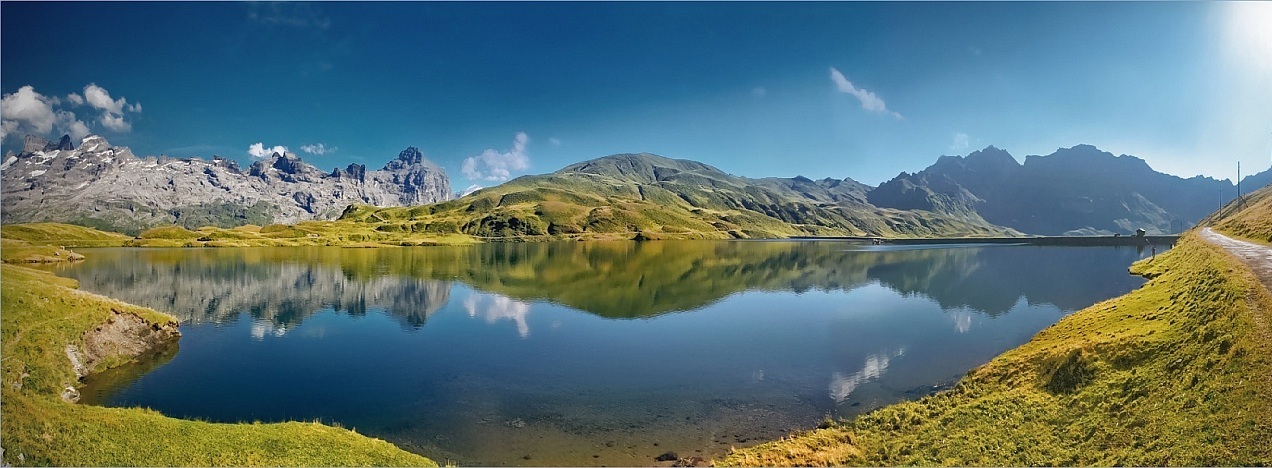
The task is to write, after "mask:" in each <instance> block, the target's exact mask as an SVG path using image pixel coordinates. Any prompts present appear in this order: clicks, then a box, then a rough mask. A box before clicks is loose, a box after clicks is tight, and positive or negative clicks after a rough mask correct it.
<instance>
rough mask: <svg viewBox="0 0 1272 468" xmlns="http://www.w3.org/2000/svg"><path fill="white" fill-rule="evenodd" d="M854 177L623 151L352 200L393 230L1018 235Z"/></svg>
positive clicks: (359, 213)
mask: <svg viewBox="0 0 1272 468" xmlns="http://www.w3.org/2000/svg"><path fill="white" fill-rule="evenodd" d="M867 189H868V187H866V186H864V185H861V184H859V183H856V182H854V181H851V180H843V181H838V180H833V179H826V180H822V181H812V180H810V179H806V178H802V177H797V178H793V179H777V178H767V179H748V178H743V177H737V176H733V175H729V174H726V173H724V172H723V171H721V170H719V169H716V168H714V167H711V166H708V165H706V164H702V163H698V162H694V161H687V160H677V159H668V158H664V157H661V156H657V155H652V154H621V155H614V156H608V157H604V158H600V159H595V160H591V161H586V162H582V163H578V164H574V165H571V166H568V167H565V168H563V169H561V170H559V171H556V172H554V173H551V174H544V175H537V176H525V177H520V178H517V179H514V180H512V181H509V182H507V183H504V184H502V185H499V186H497V187H492V188H488V189H484V190H480V191H477V192H476V193H473V194H471V195H469V196H466V197H463V198H460V199H458V200H452V201H449V202H445V203H438V204H434V205H426V206H417V207H402V208H374V207H366V206H361V207H351V208H350V209H348V210H346V211H345V213H344V215H343V216H342V217H341V220H342V221H355V222H358V223H367V224H372V225H375V226H376V229H377V230H380V231H388V232H402V233H414V232H427V233H438V234H467V235H471V236H477V237H481V238H488V239H502V238H587V239H628V238H636V239H659V238H681V239H698V238H712V239H725V238H778V237H790V236H809V235H814V236H888V237H917V236H990V235H1011V234H1017V233H1016V232H1015V231H1011V230H1009V229H1006V228H1002V227H998V226H994V225H991V224H990V223H988V222H985V220H983V219H981V218H980V217H979V215H976V214H974V213H970V214H964V215H959V216H956V215H947V214H938V213H933V212H928V211H917V210H916V211H905V210H895V209H880V208H876V207H873V206H871V205H869V204H867V203H865V201H864V200H865V192H866V190H867Z"/></svg>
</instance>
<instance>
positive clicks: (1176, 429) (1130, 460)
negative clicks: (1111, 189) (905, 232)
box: [720, 235, 1272, 466]
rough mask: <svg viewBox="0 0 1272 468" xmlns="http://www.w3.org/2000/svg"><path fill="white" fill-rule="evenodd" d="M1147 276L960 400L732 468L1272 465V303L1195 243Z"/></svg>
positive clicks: (1002, 365)
mask: <svg viewBox="0 0 1272 468" xmlns="http://www.w3.org/2000/svg"><path fill="white" fill-rule="evenodd" d="M1133 270H1134V271H1136V272H1137V273H1140V274H1144V275H1146V276H1149V277H1151V278H1153V279H1151V280H1150V281H1149V282H1148V283H1147V284H1146V285H1145V286H1144V287H1142V288H1141V289H1139V290H1136V291H1133V292H1131V293H1129V294H1127V295H1125V296H1122V297H1119V298H1116V299H1112V300H1109V301H1105V302H1102V303H1099V304H1096V305H1094V306H1091V307H1089V308H1087V309H1084V310H1082V311H1080V312H1077V313H1075V314H1073V315H1070V316H1068V317H1066V318H1064V319H1062V320H1061V321H1060V322H1058V323H1056V324H1055V325H1053V326H1051V327H1049V328H1047V329H1045V330H1043V331H1041V332H1039V333H1038V334H1037V335H1036V336H1035V337H1034V338H1033V339H1032V340H1031V341H1030V342H1028V343H1026V344H1024V345H1022V346H1020V347H1019V348H1016V349H1014V350H1011V351H1008V352H1007V353H1004V354H1003V355H1001V356H999V357H998V358H995V359H994V360H993V361H991V362H989V363H988V364H986V365H984V366H981V367H979V368H977V369H975V370H973V371H971V372H969V373H968V375H967V376H966V377H965V378H964V379H962V381H960V383H959V384H958V385H957V387H956V388H955V389H953V390H951V391H948V392H943V393H940V394H937V395H933V396H930V397H926V398H924V399H921V400H919V401H916V402H908V403H901V404H897V405H892V406H888V407H885V408H882V409H880V410H877V411H874V412H871V413H869V414H866V415H863V416H861V417H858V418H857V419H855V420H852V421H845V422H842V423H839V424H837V425H834V426H833V427H830V428H826V429H819V430H814V431H811V432H808V433H804V434H797V435H794V436H792V437H790V438H788V439H784V440H781V441H776V442H771V443H768V444H764V445H760V446H756V447H751V448H747V449H741V450H737V451H735V452H733V453H732V454H730V455H729V456H728V457H726V458H725V459H724V460H721V461H720V462H721V463H722V464H733V465H792V464H793V465H804V464H818V465H822V464H861V465H902V464H942V465H1042V464H1059V465H1093V464H1094V465H1111V464H1122V465H1155V466H1168V465H1198V466H1207V465H1260V464H1266V463H1268V461H1269V460H1272V345H1270V344H1272V333H1270V332H1269V325H1270V324H1272V317H1269V312H1270V311H1272V296H1269V294H1268V292H1267V290H1266V289H1264V288H1263V287H1262V286H1261V285H1260V284H1259V283H1258V281H1257V279H1256V278H1255V277H1254V276H1253V275H1252V274H1251V273H1250V272H1249V270H1247V269H1246V268H1244V267H1243V266H1242V265H1240V264H1239V262H1238V261H1237V260H1236V259H1235V258H1233V257H1231V256H1229V255H1228V254H1226V253H1225V252H1223V251H1222V250H1221V249H1219V248H1217V247H1213V246H1211V245H1209V244H1206V243H1205V242H1203V241H1201V240H1200V239H1198V238H1197V237H1196V236H1194V235H1187V236H1185V237H1184V238H1183V239H1182V240H1181V241H1180V243H1179V244H1178V245H1177V247H1176V248H1174V249H1172V250H1171V251H1169V252H1167V253H1165V254H1163V255H1159V256H1158V257H1157V259H1156V260H1151V261H1150V260H1144V261H1141V262H1138V263H1136V264H1135V265H1134V267H1133Z"/></svg>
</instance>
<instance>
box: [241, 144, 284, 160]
mask: <svg viewBox="0 0 1272 468" xmlns="http://www.w3.org/2000/svg"><path fill="white" fill-rule="evenodd" d="M274 153H278V154H286V153H287V147H286V146H282V145H276V146H274V147H273V148H266V147H265V144H264V143H261V142H257V143H253V144H252V146H249V147H247V154H250V155H252V157H253V158H268V157H270V156H273V155H274Z"/></svg>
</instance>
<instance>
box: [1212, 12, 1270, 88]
mask: <svg viewBox="0 0 1272 468" xmlns="http://www.w3.org/2000/svg"><path fill="white" fill-rule="evenodd" d="M1226 16H1227V21H1225V22H1224V23H1225V24H1224V37H1225V39H1226V40H1225V41H1224V42H1225V49H1226V51H1227V53H1228V54H1229V57H1230V58H1231V59H1233V60H1234V61H1235V62H1236V63H1237V64H1240V65H1243V66H1245V67H1247V68H1249V69H1250V70H1252V71H1254V72H1256V73H1260V74H1267V75H1272V2H1232V3H1229V4H1227V15H1226Z"/></svg>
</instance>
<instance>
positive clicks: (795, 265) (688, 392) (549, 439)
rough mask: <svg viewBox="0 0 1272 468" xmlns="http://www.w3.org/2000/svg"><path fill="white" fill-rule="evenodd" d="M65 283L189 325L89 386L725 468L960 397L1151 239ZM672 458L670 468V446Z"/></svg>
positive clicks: (467, 255) (1108, 292) (1093, 296)
mask: <svg viewBox="0 0 1272 468" xmlns="http://www.w3.org/2000/svg"><path fill="white" fill-rule="evenodd" d="M83 253H85V254H86V255H87V257H88V259H87V260H86V261H84V262H80V263H79V264H76V265H72V266H68V267H61V268H60V269H59V270H58V274H60V275H62V276H67V277H71V278H75V279H77V280H79V281H80V288H81V289H83V290H86V291H91V292H95V293H99V294H103V295H106V296H109V297H112V298H117V299H120V300H124V301H128V302H131V303H134V304H139V305H144V306H148V307H152V308H155V309H157V310H160V311H163V312H167V313H170V314H173V315H175V316H177V317H178V318H179V319H180V320H181V332H182V337H181V339H180V342H179V345H178V346H173V347H171V348H170V349H168V350H167V351H165V352H163V353H162V354H161V355H159V356H155V357H154V358H152V359H149V360H147V361H145V362H142V363H140V364H137V365H130V366H125V367H123V368H119V369H115V370H111V371H107V372H105V373H102V374H97V375H95V376H93V377H90V378H89V380H87V381H86V385H85V388H83V389H82V394H83V400H82V402H83V403H87V404H98V405H105V406H125V407H133V406H140V407H149V408H153V409H155V410H158V411H160V412H162V413H164V414H166V415H169V416H173V417H180V418H198V419H202V420H207V421H215V422H254V421H260V422H275V421H287V420H302V421H315V420H317V421H321V422H324V423H327V424H333V425H339V426H343V427H346V428H352V429H355V430H356V431H357V432H359V433H361V434H367V435H370V436H373V437H378V438H381V439H385V440H388V441H390V442H393V443H394V444H397V445H398V446H399V447H402V448H404V449H406V450H409V451H413V452H417V453H420V454H423V455H425V456H428V457H430V458H432V459H434V460H436V461H437V462H438V463H442V464H446V463H453V464H460V465H650V464H655V457H658V456H659V455H661V454H664V453H667V452H674V453H675V454H676V455H677V456H678V457H681V458H689V457H701V458H704V459H710V458H712V457H717V456H720V455H722V454H724V453H725V452H727V451H728V449H729V448H730V447H742V446H749V445H755V444H758V443H761V442H764V441H769V440H775V439H778V438H781V437H782V436H784V435H787V434H789V433H791V432H792V431H797V430H802V429H810V428H813V427H815V426H817V425H818V423H819V422H821V421H823V420H825V419H826V418H827V417H834V418H839V417H851V416H853V415H855V414H859V413H861V412H865V411H869V410H871V409H873V408H877V407H880V406H882V405H887V404H889V403H894V402H897V401H902V400H911V399H917V398H919V397H922V396H924V395H927V394H930V393H932V392H935V391H939V390H941V389H944V388H948V387H949V386H951V385H952V384H953V383H954V382H956V381H957V380H958V379H959V377H961V376H962V375H964V374H965V373H966V372H967V371H969V370H970V369H973V368H974V367H976V366H979V365H981V364H984V363H986V362H988V361H989V360H990V359H992V358H993V357H994V356H996V355H998V354H1000V353H1002V352H1004V351H1006V350H1008V349H1011V348H1013V347H1016V346H1018V345H1020V344H1022V343H1024V342H1026V341H1028V340H1029V338H1030V337H1031V336H1032V335H1033V334H1035V333H1037V332H1038V331H1039V330H1041V329H1043V328H1045V327H1047V326H1049V325H1051V324H1052V323H1055V322H1056V321H1057V320H1059V319H1060V318H1061V317H1063V316H1065V315H1066V314H1069V313H1072V312H1074V311H1075V310H1078V309H1081V308H1084V307H1086V306H1089V305H1091V304H1093V303H1096V302H1098V301H1101V300H1104V299H1108V298H1112V297H1115V296H1118V295H1121V294H1123V293H1126V292H1127V291H1130V290H1132V289H1134V288H1136V287H1138V286H1139V285H1141V284H1143V282H1144V280H1143V278H1139V277H1136V276H1132V275H1130V274H1128V273H1127V267H1128V266H1129V265H1130V264H1131V263H1132V262H1133V261H1135V260H1137V259H1140V258H1143V257H1146V256H1148V255H1149V254H1150V253H1149V252H1148V251H1146V250H1145V249H1138V248H1135V247H1039V246H1027V245H974V244H968V245H942V246H888V245H884V246H877V245H867V244H861V243H852V242H844V241H658V242H553V243H492V244H481V245H473V246H462V247H459V246H457V247H403V248H378V249H374V248H373V249H357V248H339V247H316V248H241V249H230V248H226V249H216V248H207V249H122V248H121V249H84V250H83ZM661 464H664V465H666V464H670V462H663V463H661Z"/></svg>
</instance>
